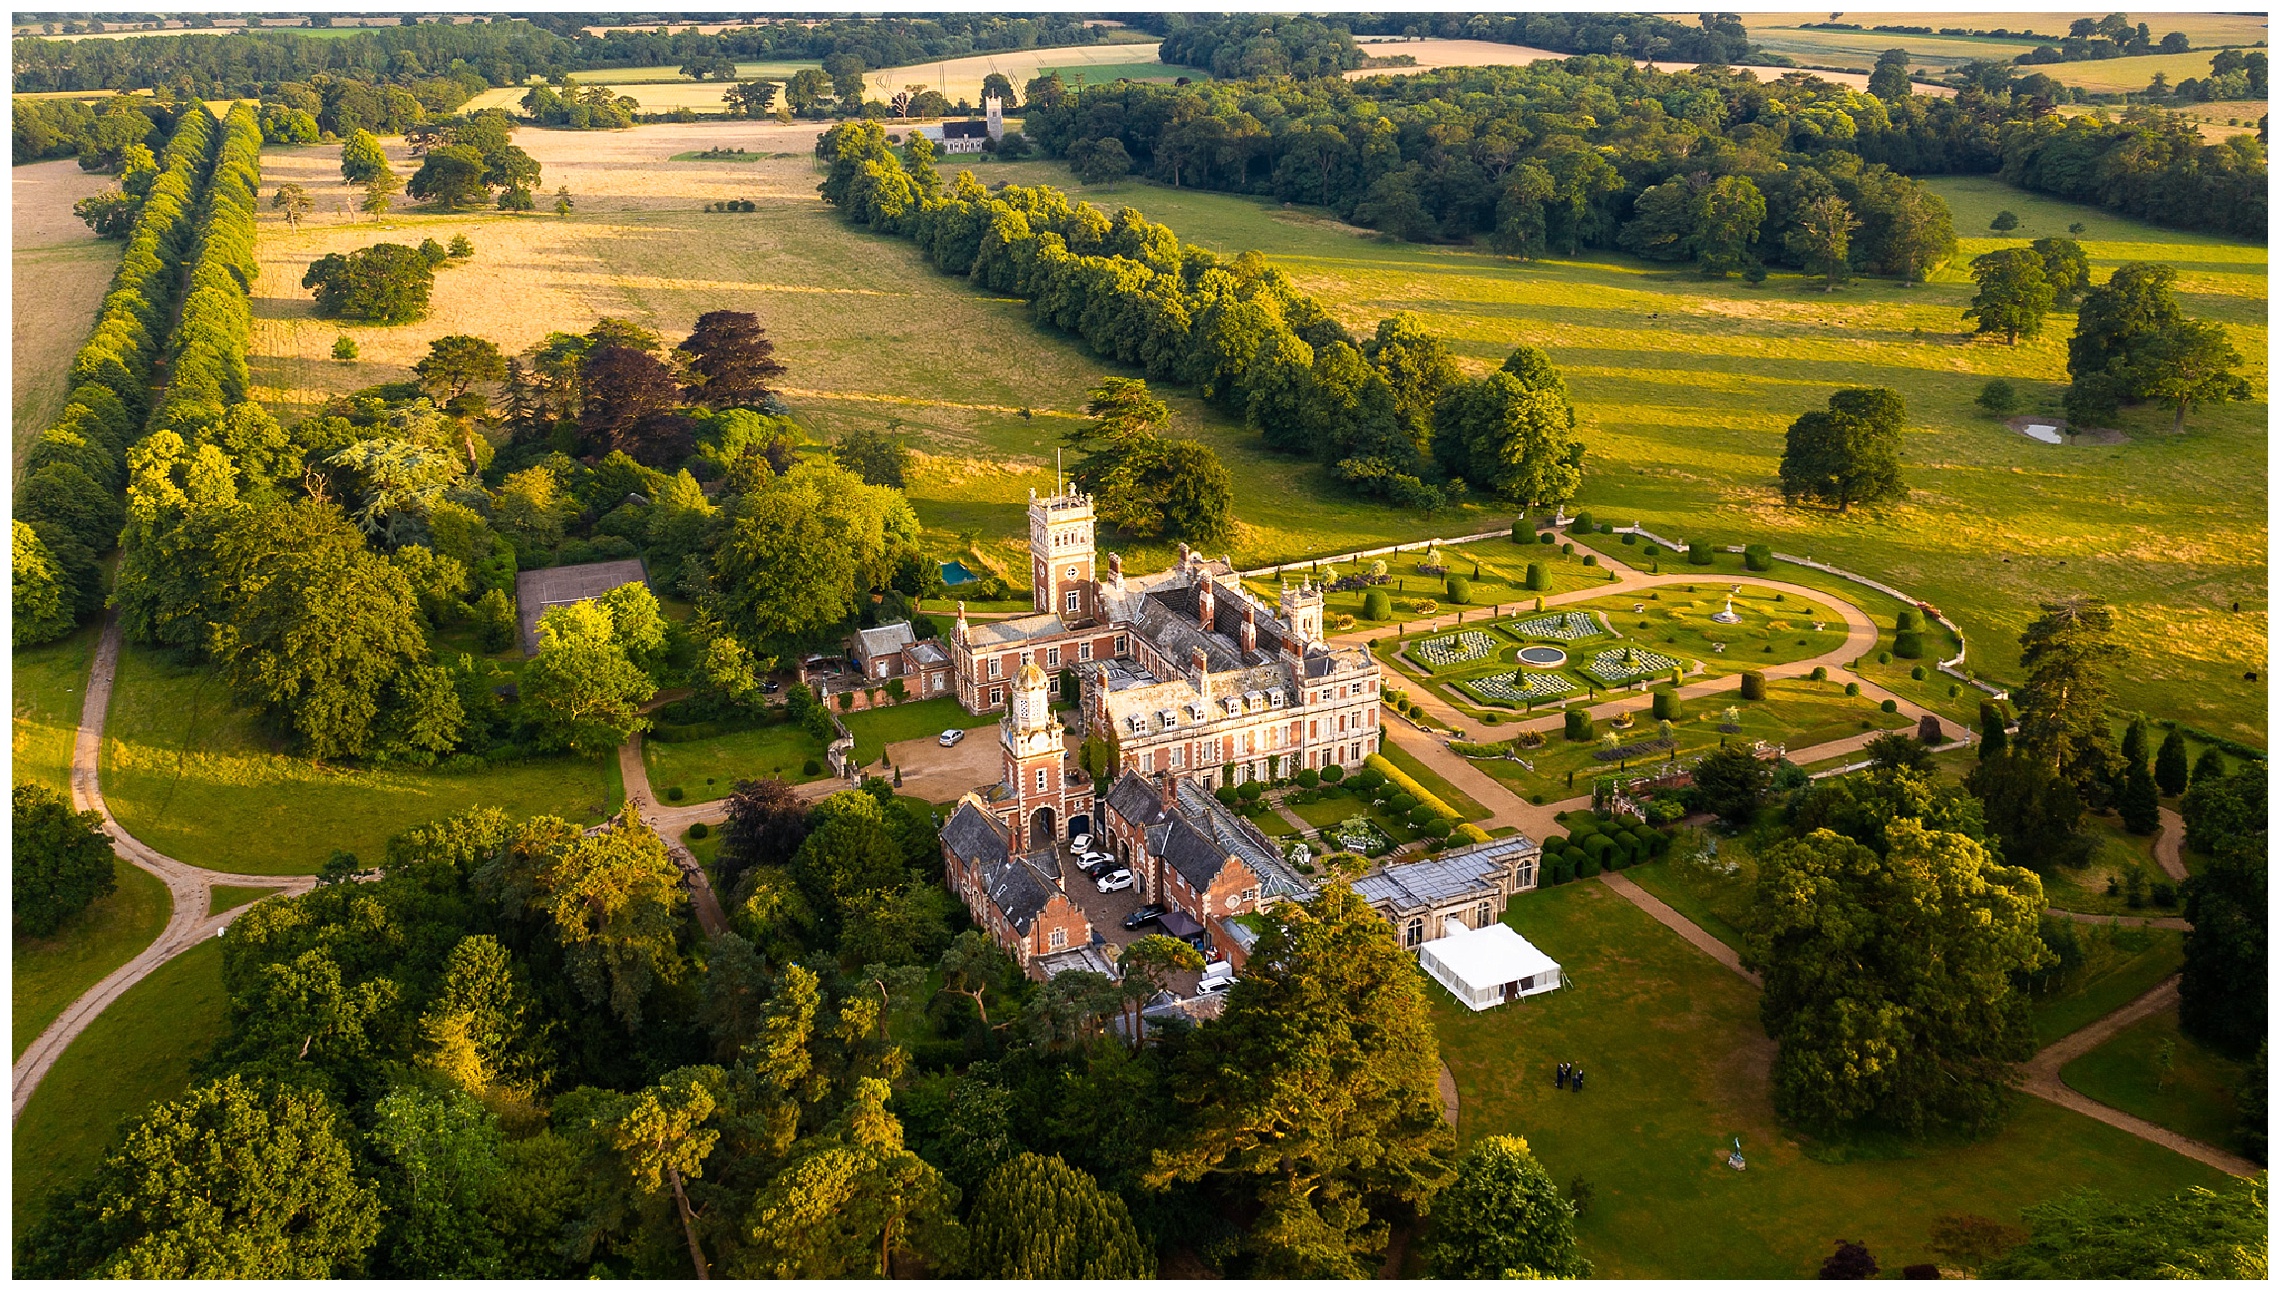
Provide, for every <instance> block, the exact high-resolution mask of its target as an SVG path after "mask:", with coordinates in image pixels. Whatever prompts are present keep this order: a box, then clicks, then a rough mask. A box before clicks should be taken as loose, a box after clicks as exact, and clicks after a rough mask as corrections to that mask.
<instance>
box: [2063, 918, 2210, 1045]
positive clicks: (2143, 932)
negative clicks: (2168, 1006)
mask: <svg viewBox="0 0 2280 1292" xmlns="http://www.w3.org/2000/svg"><path fill="white" fill-rule="evenodd" d="M2077 932H2079V933H2080V934H2081V935H2082V949H2083V951H2084V952H2085V953H2086V960H2085V962H2084V964H2083V966H2082V968H2081V969H2079V970H2077V971H2076V972H2075V973H2073V974H2072V975H2070V976H2068V978H2067V979H2066V980H2065V981H2063V982H2061V983H2060V984H2059V985H2058V988H2057V990H2056V991H2055V992H2053V993H2052V994H2051V995H2050V996H2048V997H2045V998H2042V999H2038V1000H2036V1001H2035V1002H2034V1016H2035V1037H2036V1039H2037V1041H2039V1042H2040V1043H2041V1044H2043V1045H2048V1044H2050V1043H2051V1042H2052V1041H2055V1040H2057V1039H2058V1038H2060V1037H2062V1036H2065V1035H2067V1034H2069V1033H2071V1032H2077V1031H2080V1030H2081V1029H2083V1028H2085V1027H2088V1026H2089V1025H2090V1024H2091V1023H2093V1022H2096V1021H2097V1020H2098V1019H2101V1018H2104V1017H2105V1016H2106V1015H2108V1014H2111V1013H2113V1012H2114V1011H2115V1010H2117V1009H2120V1008H2121V1007H2122V1006H2124V1005H2127V1004H2129V1003H2130V1002H2131V1001H2133V1000H2136V999H2137V998H2138V997H2140V996H2143V995H2144V994H2146V993H2147V992H2149V991H2151V990H2153V989H2154V987H2155V986H2157V985H2159V983H2160V982H2161V980H2162V979H2164V978H2167V977H2168V976H2169V975H2171V974H2173V973H2176V972H2177V971H2178V970H2179V969H2180V968H2182V967H2184V964H2185V938H2184V935H2183V934H2181V933H2176V932H2173V931H2171V930H2168V929H2120V928H2113V927H2110V926H2105V925H2083V926H2081V927H2080V928H2079V929H2078V930H2077Z"/></svg>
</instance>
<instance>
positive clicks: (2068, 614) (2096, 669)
mask: <svg viewBox="0 0 2280 1292" xmlns="http://www.w3.org/2000/svg"><path fill="white" fill-rule="evenodd" d="M2121 657H2122V648H2121V647H2120V646H2117V645H2115V644H2114V612H2113V610H2112V608H2111V607H2109V606H2107V605H2106V603H2105V602H2103V601H2098V600H2095V599H2093V598H2088V597H2076V598H2072V599H2069V600H2066V601H2046V602H2043V603H2042V615H2041V617H2040V618H2038V619H2036V620H2035V621H2034V622H2033V623H2031V624H2029V625H2027V630H2026V631H2025V632H2023V633H2021V634H2019V667H2020V668H2022V669H2024V670H2025V672H2026V681H2025V682H2023V683H2021V684H2020V686H2019V687H2018V689H2017V690H2015V691H2013V692H2012V693H2011V703H2012V704H2014V705H2016V706H2017V707H2018V710H2019V730H2018V732H2017V735H2016V738H2015V740H2014V742H2013V743H2014V745H2015V747H2016V748H2017V749H2018V750H2019V751H2020V752H2021V753H2023V754H2025V755H2027V756H2029V757H2031V758H2036V759H2039V760H2041V761H2042V762H2043V763H2044V764H2045V765H2047V766H2049V767H2050V768H2052V769H2053V770H2054V771H2056V772H2057V773H2058V774H2059V775H2060V776H2061V777H2063V778H2064V779H2065V780H2066V781H2067V782H2068V783H2070V784H2072V785H2073V786H2074V787H2075V790H2076V791H2077V792H2078V793H2081V794H2083V795H2084V796H2085V797H2087V798H2090V799H2091V801H2092V802H2099V801H2102V796H2103V794H2104V792H2105V786H2106V785H2107V783H2108V782H2109V780H2110V779H2111V776H2112V771H2113V764H2114V749H2113V731H2112V724H2111V723H2110V722H2109V721H2108V720H2107V716H2106V711H2107V706H2108V703H2109V701H2110V700H2111V698H2112V695H2113V691H2112V688H2111V687H2110V686H2109V685H2108V683H2107V680H2106V679H2107V672H2108V670H2109V669H2110V668H2111V667H2112V665H2113V662H2114V661H2116V660H2119V659H2120V658H2121Z"/></svg>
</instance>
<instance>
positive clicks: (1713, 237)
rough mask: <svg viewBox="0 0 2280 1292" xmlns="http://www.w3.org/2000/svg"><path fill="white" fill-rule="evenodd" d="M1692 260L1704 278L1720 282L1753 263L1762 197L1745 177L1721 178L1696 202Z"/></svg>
mask: <svg viewBox="0 0 2280 1292" xmlns="http://www.w3.org/2000/svg"><path fill="white" fill-rule="evenodd" d="M1695 209H1696V215H1695V220H1694V236H1693V238H1692V244H1693V249H1694V259H1695V262H1696V263H1697V264H1699V265H1700V266H1701V267H1702V274H1703V276H1704V277H1706V278H1723V277H1725V276H1726V275H1727V274H1729V273H1732V272H1733V271H1734V270H1736V269H1740V268H1741V267H1743V266H1744V265H1746V264H1750V263H1753V262H1754V260H1755V254H1754V253H1753V252H1752V250H1751V248H1752V247H1754V246H1756V245H1757V240H1758V227H1759V226H1760V225H1762V224H1764V223H1765V195H1764V194H1762V193H1760V192H1759V191H1758V186H1757V185H1756V184H1754V183H1751V182H1750V179H1749V177H1748V176H1746V175H1721V176H1719V177H1718V179H1717V180H1715V181H1714V182H1712V183H1711V184H1710V186H1709V187H1708V188H1706V189H1704V190H1703V191H1702V193H1701V195H1700V196H1699V197H1698V198H1697V199H1696V202H1695Z"/></svg>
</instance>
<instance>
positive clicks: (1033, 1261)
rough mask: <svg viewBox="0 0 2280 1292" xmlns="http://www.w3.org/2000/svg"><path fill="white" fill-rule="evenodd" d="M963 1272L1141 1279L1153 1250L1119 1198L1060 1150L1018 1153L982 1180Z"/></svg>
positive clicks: (1148, 1273)
mask: <svg viewBox="0 0 2280 1292" xmlns="http://www.w3.org/2000/svg"><path fill="white" fill-rule="evenodd" d="M969 1214H970V1215H971V1216H972V1217H973V1239H972V1246H971V1247H970V1248H969V1249H968V1252H967V1269H968V1273H969V1274H970V1275H971V1276H972V1277H975V1278H985V1279H1145V1278H1153V1277H1154V1276H1155V1272H1156V1262H1155V1259H1154V1255H1153V1253H1152V1252H1150V1251H1149V1250H1148V1249H1147V1247H1146V1246H1144V1245H1143V1244H1142V1242H1141V1240H1140V1234H1139V1231H1138V1230H1136V1229H1134V1228H1133V1225H1132V1218H1131V1217H1130V1216H1129V1215H1127V1214H1126V1213H1125V1209H1124V1200H1123V1199H1122V1198H1119V1197H1117V1196H1116V1195H1115V1194H1113V1193H1108V1192H1106V1191H1104V1190H1102V1188H1101V1187H1100V1185H1099V1184H1098V1183H1097V1182H1095V1181H1094V1180H1093V1178H1092V1177H1091V1176H1089V1175H1087V1174H1085V1173H1084V1172H1083V1171H1080V1170H1078V1169H1076V1168H1075V1167H1072V1166H1070V1165H1069V1164H1067V1163H1066V1162H1063V1161H1062V1160H1061V1159H1060V1158H1059V1157H1058V1156H1052V1157H1039V1156H1038V1155H1037V1154H1035V1153H1023V1154H1021V1155H1020V1156H1019V1157H1015V1158H1012V1159H1010V1160H1008V1161H1006V1162H1005V1163H1003V1164H1002V1165H1000V1166H999V1167H998V1168H997V1169H996V1170H995V1171H992V1172H991V1173H990V1175H989V1178H988V1179H987V1180H985V1181H984V1182H983V1183H982V1187H981V1190H980V1191H979V1192H978V1193H977V1194H976V1195H975V1197H974V1205H973V1208H972V1210H971V1212H970V1213H969Z"/></svg>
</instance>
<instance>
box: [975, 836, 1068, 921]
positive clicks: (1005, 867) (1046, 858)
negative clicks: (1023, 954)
mask: <svg viewBox="0 0 2280 1292" xmlns="http://www.w3.org/2000/svg"><path fill="white" fill-rule="evenodd" d="M1047 867H1050V868H1052V869H1053V870H1058V869H1060V861H1059V859H1058V858H1056V857H1055V856H1054V855H1053V850H1052V849H1051V848H1049V847H1048V848H1040V849H1038V850H1037V851H1036V852H1033V853H1031V854H1030V855H1028V856H1026V857H1013V858H1009V859H1007V860H1005V861H1002V862H998V863H997V864H995V865H988V866H984V867H983V868H982V888H983V890H984V891H985V892H987V893H988V894H989V898H990V905H992V906H995V907H997V908H998V910H1000V911H1002V912H1004V914H1005V918H1006V922H1007V923H1009V924H1011V925H1013V927H1014V928H1016V929H1018V930H1020V931H1021V932H1023V933H1027V932H1029V928H1030V926H1031V925H1032V924H1035V923H1036V922H1037V917H1038V916H1039V915H1041V914H1043V913H1044V911H1045V907H1046V904H1047V903H1049V902H1051V901H1052V900H1053V899H1054V898H1055V897H1058V896H1060V895H1061V885H1060V882H1059V881H1058V880H1055V879H1048V878H1047V877H1046V876H1047V875H1048V874H1049V873H1050V871H1049V870H1048V869H1047Z"/></svg>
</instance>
